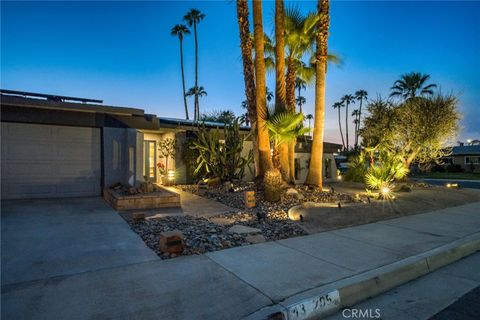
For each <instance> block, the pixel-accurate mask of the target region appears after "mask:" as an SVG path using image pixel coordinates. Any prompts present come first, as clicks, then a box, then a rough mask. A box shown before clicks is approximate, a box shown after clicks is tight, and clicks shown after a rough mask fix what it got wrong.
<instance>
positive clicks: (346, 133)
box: [345, 102, 349, 151]
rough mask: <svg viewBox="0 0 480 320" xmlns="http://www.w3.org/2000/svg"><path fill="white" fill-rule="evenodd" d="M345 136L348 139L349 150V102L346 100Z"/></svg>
mask: <svg viewBox="0 0 480 320" xmlns="http://www.w3.org/2000/svg"><path fill="white" fill-rule="evenodd" d="M345 138H346V140H347V151H348V147H349V146H348V144H349V142H348V103H347V102H345Z"/></svg>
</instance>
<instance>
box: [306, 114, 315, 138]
mask: <svg viewBox="0 0 480 320" xmlns="http://www.w3.org/2000/svg"><path fill="white" fill-rule="evenodd" d="M305 119H307V120H308V135H309V136H312V126H311V123H310V122H311V121H312V119H313V115H312V114H307V115H306V116H305Z"/></svg>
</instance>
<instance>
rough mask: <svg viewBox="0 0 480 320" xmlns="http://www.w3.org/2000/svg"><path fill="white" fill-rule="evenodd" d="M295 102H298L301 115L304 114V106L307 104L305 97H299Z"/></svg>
mask: <svg viewBox="0 0 480 320" xmlns="http://www.w3.org/2000/svg"><path fill="white" fill-rule="evenodd" d="M295 102H296V103H297V105H298V109H299V111H300V113H302V112H303V111H302V106H303V105H304V104H305V102H307V100H306V99H305V97H303V96H297V97H296V98H295Z"/></svg>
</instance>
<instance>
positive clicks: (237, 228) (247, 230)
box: [228, 224, 262, 234]
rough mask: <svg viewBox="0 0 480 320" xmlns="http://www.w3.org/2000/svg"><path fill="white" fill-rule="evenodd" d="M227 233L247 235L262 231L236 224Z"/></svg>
mask: <svg viewBox="0 0 480 320" xmlns="http://www.w3.org/2000/svg"><path fill="white" fill-rule="evenodd" d="M228 232H229V233H237V234H248V233H260V232H262V230H260V229H257V228H252V227H247V226H244V225H241V224H236V225H234V226H233V227H231V228H230V229H228Z"/></svg>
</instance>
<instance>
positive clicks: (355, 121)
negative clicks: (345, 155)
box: [352, 109, 360, 147]
mask: <svg viewBox="0 0 480 320" xmlns="http://www.w3.org/2000/svg"><path fill="white" fill-rule="evenodd" d="M359 115H360V112H359V111H358V109H355V110H353V112H352V117H354V118H353V124H354V125H355V144H354V146H355V147H357V144H358V129H359V128H358V127H359V124H360V120H359V118H358V116H359Z"/></svg>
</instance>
